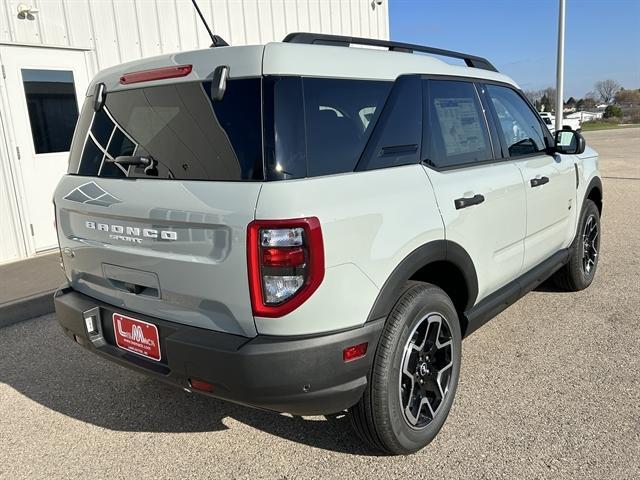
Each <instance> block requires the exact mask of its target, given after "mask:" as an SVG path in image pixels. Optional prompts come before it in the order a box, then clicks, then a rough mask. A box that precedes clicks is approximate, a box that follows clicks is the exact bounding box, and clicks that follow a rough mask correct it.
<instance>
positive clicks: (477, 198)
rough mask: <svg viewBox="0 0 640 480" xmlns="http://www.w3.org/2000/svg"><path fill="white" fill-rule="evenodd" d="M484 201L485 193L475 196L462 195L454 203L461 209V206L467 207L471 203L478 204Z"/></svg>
mask: <svg viewBox="0 0 640 480" xmlns="http://www.w3.org/2000/svg"><path fill="white" fill-rule="evenodd" d="M482 202H484V195H480V194H478V195H474V196H473V197H462V198H456V199H455V200H454V201H453V204H454V205H455V206H456V210H460V209H461V208H467V207H470V206H471V205H478V204H480V203H482Z"/></svg>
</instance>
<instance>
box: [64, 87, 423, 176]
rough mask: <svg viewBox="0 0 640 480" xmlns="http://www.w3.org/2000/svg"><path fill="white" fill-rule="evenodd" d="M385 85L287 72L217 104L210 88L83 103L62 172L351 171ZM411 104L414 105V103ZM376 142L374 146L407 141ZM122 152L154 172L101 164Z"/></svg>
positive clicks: (136, 92)
mask: <svg viewBox="0 0 640 480" xmlns="http://www.w3.org/2000/svg"><path fill="white" fill-rule="evenodd" d="M393 84H394V82H390V81H374V80H353V79H335V78H307V77H294V76H288V77H265V78H262V79H260V78H253V79H235V80H230V81H229V82H228V83H227V89H226V92H225V95H224V97H223V99H222V100H221V101H212V100H211V96H210V90H211V82H202V83H201V82H192V83H177V84H169V85H161V86H153V87H145V88H136V89H130V90H123V91H116V92H108V93H107V96H106V102H105V105H104V107H103V108H102V109H101V110H100V111H98V112H94V111H93V97H88V98H87V100H86V102H85V105H84V106H83V109H82V113H81V116H80V119H79V121H78V127H77V129H76V134H75V137H74V140H73V146H72V151H71V158H70V166H69V173H77V174H79V175H87V176H100V177H117V178H125V177H129V178H131V177H134V178H135V177H145V178H146V177H148V176H149V175H150V174H151V175H153V176H154V177H156V178H163V179H183V180H216V181H252V180H258V181H262V180H285V179H292V178H305V177H315V176H321V175H331V174H338V173H345V172H352V171H354V170H355V168H356V166H357V165H358V162H359V160H360V158H361V156H362V155H363V151H364V150H365V147H366V146H367V143H368V141H369V139H370V138H371V135H372V132H373V131H374V129H375V128H376V125H377V123H378V119H379V117H380V115H381V112H382V111H383V109H384V107H385V105H386V102H387V98H388V97H389V95H390V91H391V90H392V86H393ZM413 100H414V103H415V104H416V109H417V108H418V107H417V106H418V105H419V100H418V101H417V102H415V99H413ZM416 111H418V113H419V109H418V110H416ZM401 123H403V122H401ZM413 123H415V122H413V117H412V124H413ZM403 125H404V123H403ZM416 125H419V123H416ZM400 133H406V132H404V131H403V132H400ZM394 136H396V137H398V136H399V135H394ZM400 136H402V135H400ZM405 136H406V135H405ZM385 141H386V143H385V145H382V147H386V146H388V145H387V144H389V145H391V144H393V145H396V144H398V143H403V144H406V143H411V144H415V143H416V141H413V140H412V141H410V142H409V141H408V140H406V139H402V140H397V141H391V140H385ZM412 151H415V148H414V149H413V150H412ZM401 153H402V152H401ZM132 155H133V156H138V155H140V156H151V157H152V158H153V159H154V160H156V162H157V165H156V167H157V168H155V169H153V170H152V172H151V173H150V172H149V170H148V169H147V170H145V169H144V167H135V166H130V167H124V166H121V165H118V164H115V163H113V162H111V161H109V160H113V159H115V158H117V157H118V156H132ZM403 155H404V157H403V158H400V156H398V155H395V156H394V158H395V160H393V161H391V159H390V157H389V158H385V159H383V160H384V161H383V162H381V161H380V160H377V161H376V163H375V167H374V168H382V167H384V166H393V165H396V164H401V163H403V162H407V161H409V159H410V158H411V157H410V156H407V155H406V154H403ZM414 160H415V159H414ZM414 160H411V161H414Z"/></svg>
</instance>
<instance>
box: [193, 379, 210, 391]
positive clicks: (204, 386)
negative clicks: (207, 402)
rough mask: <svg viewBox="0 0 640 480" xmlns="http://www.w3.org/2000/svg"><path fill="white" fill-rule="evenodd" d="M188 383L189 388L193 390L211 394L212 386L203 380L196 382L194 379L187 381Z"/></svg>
mask: <svg viewBox="0 0 640 480" xmlns="http://www.w3.org/2000/svg"><path fill="white" fill-rule="evenodd" d="M189 383H190V384H191V388H193V389H194V390H200V391H201V392H207V393H212V392H213V385H212V384H210V383H209V382H205V381H204V380H197V379H195V378H191V379H189Z"/></svg>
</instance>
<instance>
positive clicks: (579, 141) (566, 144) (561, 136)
mask: <svg viewBox="0 0 640 480" xmlns="http://www.w3.org/2000/svg"><path fill="white" fill-rule="evenodd" d="M555 139H556V148H555V151H556V152H557V153H566V154H568V155H577V154H580V153H582V152H584V149H585V148H586V146H587V142H586V141H585V139H584V137H583V136H582V134H581V133H579V132H576V131H574V130H571V129H569V128H568V127H564V128H563V129H562V130H558V131H557V132H556V133H555Z"/></svg>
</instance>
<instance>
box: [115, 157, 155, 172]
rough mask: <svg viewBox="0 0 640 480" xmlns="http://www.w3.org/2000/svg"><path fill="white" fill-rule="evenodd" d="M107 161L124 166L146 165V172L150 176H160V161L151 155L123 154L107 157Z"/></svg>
mask: <svg viewBox="0 0 640 480" xmlns="http://www.w3.org/2000/svg"><path fill="white" fill-rule="evenodd" d="M105 161H106V162H109V163H117V164H118V165H121V166H123V167H128V166H131V165H133V166H135V167H144V173H145V174H146V175H149V176H150V177H157V176H158V161H157V160H156V159H155V158H153V157H152V156H150V155H121V156H118V157H116V158H114V159H111V158H105Z"/></svg>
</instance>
